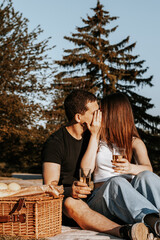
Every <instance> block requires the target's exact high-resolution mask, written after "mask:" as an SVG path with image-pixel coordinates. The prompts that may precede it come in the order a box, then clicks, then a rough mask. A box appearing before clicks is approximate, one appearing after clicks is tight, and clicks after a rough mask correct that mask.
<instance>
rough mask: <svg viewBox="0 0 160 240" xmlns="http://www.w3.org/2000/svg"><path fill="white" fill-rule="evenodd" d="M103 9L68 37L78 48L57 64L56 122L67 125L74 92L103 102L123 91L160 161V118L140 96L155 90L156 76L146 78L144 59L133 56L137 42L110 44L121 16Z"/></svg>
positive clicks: (98, 2)
mask: <svg viewBox="0 0 160 240" xmlns="http://www.w3.org/2000/svg"><path fill="white" fill-rule="evenodd" d="M103 8H104V6H103V5H101V4H100V1H97V5H96V7H95V8H93V9H92V10H93V12H94V15H93V16H92V17H90V16H87V19H82V21H83V23H84V27H81V28H80V27H77V28H76V30H77V32H76V33H73V34H72V36H71V37H66V36H65V37H64V38H65V39H66V40H68V41H70V42H72V43H73V44H75V48H73V49H66V50H64V56H63V59H62V60H60V61H56V64H57V65H58V66H60V67H62V71H60V72H59V73H58V74H57V75H56V76H55V85H54V86H55V88H56V89H57V96H56V98H55V101H54V107H55V112H54V113H53V114H54V119H55V120H56V121H58V120H59V121H60V122H61V123H62V122H65V119H64V113H63V107H62V104H63V101H64V98H65V97H66V95H67V94H68V93H69V92H70V91H71V90H73V89H76V88H83V89H86V90H89V91H91V92H93V93H95V94H96V95H97V97H98V98H100V99H101V98H102V97H103V96H105V95H106V94H109V93H113V92H116V91H120V92H122V93H124V94H126V95H127V96H128V98H129V100H130V102H131V104H132V107H133V111H134V116H135V122H136V125H137V127H138V129H139V133H140V135H141V136H142V138H143V140H144V141H145V143H146V144H147V147H148V150H149V152H150V154H151V155H152V157H154V159H156V161H158V160H159V153H158V151H159V150H160V149H159V145H158V144H159V139H160V138H159V135H158V134H159V130H158V128H157V125H158V124H159V123H160V117H159V116H156V117H154V116H151V115H150V114H148V113H147V110H148V109H150V108H152V107H153V104H151V103H150V101H151V99H150V98H146V97H144V96H141V95H139V94H137V93H136V90H137V89H138V87H140V86H142V85H148V86H150V87H152V76H150V77H143V75H144V74H145V73H146V72H147V68H143V64H144V60H139V56H138V55H133V54H131V52H132V51H133V49H134V48H135V46H136V43H132V44H129V37H126V38H125V39H123V40H122V41H120V42H118V43H110V41H109V37H110V34H112V33H114V32H115V31H116V29H117V26H114V27H111V28H109V24H110V23H112V21H114V20H117V17H111V16H110V14H109V12H108V11H105V10H104V9H103ZM150 141H152V142H154V145H151V144H150Z"/></svg>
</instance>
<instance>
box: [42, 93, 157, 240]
mask: <svg viewBox="0 0 160 240" xmlns="http://www.w3.org/2000/svg"><path fill="white" fill-rule="evenodd" d="M64 107H65V112H66V116H67V118H68V124H67V125H66V126H63V127H61V128H60V129H59V130H58V131H56V132H55V133H53V134H52V135H51V136H50V137H49V138H48V139H47V141H46V142H45V144H44V148H43V151H42V160H43V179H44V184H51V182H52V181H54V182H57V184H63V186H64V190H65V191H64V195H65V197H64V203H63V214H64V215H63V218H66V217H65V216H67V217H68V219H70V218H71V219H73V220H74V221H75V222H76V223H77V224H78V225H79V226H80V227H81V228H82V229H86V230H94V231H98V232H103V233H108V234H111V235H114V236H117V237H120V238H124V239H132V240H147V237H148V233H149V231H153V232H154V234H155V235H158V236H159V235H160V221H159V216H158V209H160V188H159V186H160V178H159V177H158V176H157V175H156V174H154V173H153V172H152V167H151V164H150V161H149V158H148V154H147V150H146V147H145V144H144V143H143V141H142V140H141V139H140V137H139V135H138V132H137V130H136V127H135V124H134V118H133V113H132V109H131V106H130V103H129V101H128V99H127V98H126V96H124V95H123V94H121V93H115V94H112V95H109V96H106V97H105V98H104V99H103V100H102V101H101V111H102V112H101V111H100V110H99V105H98V102H97V99H96V97H95V96H94V95H93V94H92V93H89V92H86V91H84V90H74V91H73V92H71V93H70V94H69V95H68V96H67V98H66V99H65V102H64ZM114 145H116V146H118V147H125V148H126V158H122V159H121V160H120V161H119V162H117V163H112V162H111V161H112V148H113V146H114ZM133 160H134V162H133ZM80 167H82V168H83V167H86V168H90V169H92V172H93V171H94V182H95V190H94V191H93V192H92V193H91V189H90V188H89V187H88V186H87V184H86V183H83V182H80V181H79V169H80ZM131 175H133V178H129V179H128V176H131ZM86 199H87V200H86ZM119 224H121V225H119ZM146 226H147V227H146Z"/></svg>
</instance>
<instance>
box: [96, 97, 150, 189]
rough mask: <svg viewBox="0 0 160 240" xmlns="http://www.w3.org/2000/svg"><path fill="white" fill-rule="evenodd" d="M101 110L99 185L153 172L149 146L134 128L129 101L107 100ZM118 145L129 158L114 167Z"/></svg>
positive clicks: (97, 172)
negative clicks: (113, 158) (103, 181)
mask: <svg viewBox="0 0 160 240" xmlns="http://www.w3.org/2000/svg"><path fill="white" fill-rule="evenodd" d="M101 110H102V116H103V120H102V130H101V141H100V144H99V151H98V154H97V159H96V165H97V167H96V170H95V172H94V180H95V183H97V182H100V181H101V180H102V179H104V180H106V179H107V178H108V177H113V176H116V175H119V174H125V175H124V176H125V177H126V178H129V179H130V178H131V177H132V175H137V174H138V173H140V172H142V171H145V170H149V171H152V166H151V163H150V160H149V157H148V153H147V149H146V146H145V144H144V143H143V141H142V140H141V139H140V137H139V134H138V131H137V129H136V126H135V124H134V117H133V113H132V108H131V105H130V102H129V101H128V98H127V97H126V96H124V95H123V94H121V93H115V94H112V95H109V96H106V97H105V98H104V99H103V100H102V102H101ZM115 145H116V146H117V147H123V148H125V149H126V158H123V159H122V160H119V162H114V163H113V162H112V148H113V146H115ZM106 169H107V171H106ZM126 174H129V175H126ZM95 185H96V186H100V184H95Z"/></svg>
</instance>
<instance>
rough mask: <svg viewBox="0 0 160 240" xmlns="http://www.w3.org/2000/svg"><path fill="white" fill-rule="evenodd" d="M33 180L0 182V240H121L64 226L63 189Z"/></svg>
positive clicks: (5, 180)
mask: <svg viewBox="0 0 160 240" xmlns="http://www.w3.org/2000/svg"><path fill="white" fill-rule="evenodd" d="M20 176H21V175H20ZM28 178H31V179H28ZM32 178H33V179H32ZM35 178H38V177H37V176H36V175H33V174H29V175H27V174H24V175H23V179H20V178H14V177H12V178H5V177H4V178H2V179H0V239H2V238H1V237H4V238H3V239H5V237H6V239H7V237H8V236H12V237H13V239H14V237H20V239H46V240H52V239H53V240H56V239H57V240H58V239H59V240H61V239H63V240H64V239H69V240H74V239H93V240H94V239H99V240H101V239H102V240H103V239H106V240H107V239H120V238H116V237H113V236H110V235H108V234H100V233H98V232H95V231H89V230H82V229H81V228H79V227H69V226H63V225H62V201H63V186H62V185H61V186H54V185H49V186H47V185H43V184H42V179H35ZM24 179H25V180H24ZM15 239H16V238H15ZM18 239H19V238H18Z"/></svg>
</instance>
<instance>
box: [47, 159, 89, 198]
mask: <svg viewBox="0 0 160 240" xmlns="http://www.w3.org/2000/svg"><path fill="white" fill-rule="evenodd" d="M59 178H60V164H57V163H52V162H44V163H43V179H44V184H47V185H49V184H51V183H52V181H54V182H55V183H56V182H57V184H58V182H59ZM90 193H91V189H90V188H89V187H88V186H87V184H86V183H81V182H74V183H73V185H72V186H71V187H65V188H64V195H65V196H66V197H68V196H72V197H73V198H86V197H87V195H88V194H90Z"/></svg>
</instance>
